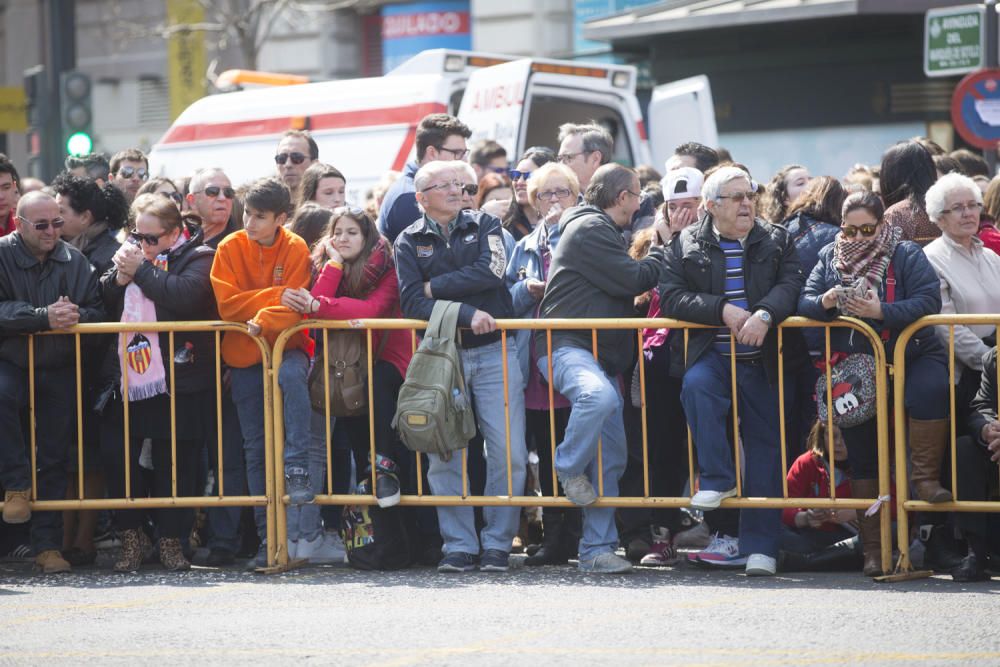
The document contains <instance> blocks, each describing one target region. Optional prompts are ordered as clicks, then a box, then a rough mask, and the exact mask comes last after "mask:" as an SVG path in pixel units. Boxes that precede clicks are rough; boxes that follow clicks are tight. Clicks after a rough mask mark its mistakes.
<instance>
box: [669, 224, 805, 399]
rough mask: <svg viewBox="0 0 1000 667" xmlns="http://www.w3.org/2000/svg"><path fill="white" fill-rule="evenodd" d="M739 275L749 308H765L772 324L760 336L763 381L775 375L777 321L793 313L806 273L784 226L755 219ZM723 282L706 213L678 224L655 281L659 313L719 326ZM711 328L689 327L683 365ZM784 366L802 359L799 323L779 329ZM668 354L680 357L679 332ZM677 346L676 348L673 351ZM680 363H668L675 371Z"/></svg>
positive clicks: (721, 258) (722, 263) (705, 344)
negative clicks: (659, 279)
mask: <svg viewBox="0 0 1000 667" xmlns="http://www.w3.org/2000/svg"><path fill="white" fill-rule="evenodd" d="M743 247H744V261H743V278H744V287H745V290H746V298H747V304H748V305H749V308H748V310H749V311H750V312H754V311H756V310H760V309H763V310H766V311H767V312H768V313H770V314H771V318H772V320H773V324H772V326H771V329H770V330H769V331H768V332H767V336H766V337H765V339H764V347H763V357H764V366H765V369H766V370H767V377H768V381H769V382H771V383H772V384H774V383H776V382H777V378H778V333H777V325H778V324H780V323H781V322H782V321H783V320H785V319H786V318H787V317H789V316H791V315H794V314H795V310H796V307H797V306H798V301H799V292H800V291H801V290H802V285H803V284H804V282H805V276H803V275H802V271H801V270H800V269H799V258H798V255H797V254H796V252H795V245H794V244H793V243H792V242H791V240H790V239H789V237H788V232H787V231H786V230H785V228H784V227H781V226H779V225H772V224H770V223H767V222H764V221H763V220H760V219H758V220H757V221H756V222H755V223H754V226H753V228H752V229H751V230H750V233H749V234H748V235H747V238H746V242H745V243H744V246H743ZM725 284H726V259H725V254H724V253H723V251H722V248H721V247H720V246H719V240H718V238H717V237H716V235H715V230H714V228H713V219H712V216H711V215H708V214H706V215H704V216H703V217H702V218H701V220H699V221H698V222H696V223H694V224H692V225H691V226H690V227H688V228H687V229H685V230H683V231H682V232H681V233H680V234H679V235H678V236H677V237H676V238H675V239H674V240H673V241H672V242H671V244H670V247H669V249H668V251H667V261H666V268H665V269H664V272H663V280H662V282H661V283H660V303H662V304H663V314H664V315H665V316H666V317H672V318H675V319H678V320H684V321H686V322H694V323H697V324H709V325H712V326H716V327H724V326H725V324H724V323H723V321H722V308H723V307H724V306H725V305H726V297H725V296H723V294H724V291H725ZM715 334H716V330H714V329H692V330H691V333H690V334H689V342H688V353H687V367H688V368H690V367H691V365H692V364H693V363H694V362H696V361H697V360H698V359H699V358H701V356H702V355H703V354H704V353H705V352H706V351H707V350H708V349H709V348H710V347H711V346H712V344H713V342H714V339H715ZM784 344H785V349H784V350H783V354H784V361H785V368H786V369H787V370H794V369H796V368H798V367H799V365H800V364H801V363H804V362H805V360H806V350H805V342H804V340H803V338H802V333H801V331H799V330H798V329H790V330H788V331H785V332H784ZM671 352H672V354H671V359H672V360H682V359H684V351H683V336H673V337H672V338H671ZM674 352H676V353H674ZM678 370H679V369H678V368H676V367H674V366H673V365H672V371H674V372H675V373H676V372H677V371H678Z"/></svg>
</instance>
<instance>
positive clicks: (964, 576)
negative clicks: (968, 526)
mask: <svg viewBox="0 0 1000 667" xmlns="http://www.w3.org/2000/svg"><path fill="white" fill-rule="evenodd" d="M965 538H966V541H967V542H968V544H969V553H968V554H967V555H966V556H965V557H964V558H963V559H962V560H961V562H960V563H959V564H958V565H957V566H956V567H954V568H953V569H952V570H951V578H952V581H985V580H987V579H989V578H990V577H989V575H987V574H986V568H987V567H988V566H989V564H990V557H989V549H988V548H987V547H986V541H985V540H984V539H982V538H981V537H978V536H977V535H971V534H968V533H967V534H966V536H965Z"/></svg>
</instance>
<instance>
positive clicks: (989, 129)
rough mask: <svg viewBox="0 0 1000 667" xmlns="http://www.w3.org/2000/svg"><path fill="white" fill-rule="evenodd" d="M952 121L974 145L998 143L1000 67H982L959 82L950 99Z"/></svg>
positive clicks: (981, 145) (995, 144) (984, 146)
mask: <svg viewBox="0 0 1000 667" xmlns="http://www.w3.org/2000/svg"><path fill="white" fill-rule="evenodd" d="M951 122H952V123H953V124H954V125H955V129H956V130H957V131H958V133H959V134H960V135H961V137H962V138H963V139H965V140H966V141H967V142H968V143H970V144H972V145H973V146H975V147H976V148H982V149H995V148H996V147H997V146H998V145H1000V69H985V70H981V71H979V72H976V73H974V74H969V75H968V76H966V77H965V78H964V79H962V80H961V81H960V82H959V84H958V86H956V87H955V93H954V95H952V98H951Z"/></svg>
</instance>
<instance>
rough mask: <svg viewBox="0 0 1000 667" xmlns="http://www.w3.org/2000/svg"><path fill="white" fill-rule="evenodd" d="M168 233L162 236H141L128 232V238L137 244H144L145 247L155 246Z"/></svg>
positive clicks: (137, 233) (139, 233) (140, 234)
mask: <svg viewBox="0 0 1000 667" xmlns="http://www.w3.org/2000/svg"><path fill="white" fill-rule="evenodd" d="M169 233H170V232H163V233H162V234H143V233H141V232H130V233H129V236H130V237H131V238H132V239H134V240H135V241H137V242H138V243H145V244H146V245H156V244H157V243H159V242H160V239H162V238H163V237H164V236H166V235H167V234H169Z"/></svg>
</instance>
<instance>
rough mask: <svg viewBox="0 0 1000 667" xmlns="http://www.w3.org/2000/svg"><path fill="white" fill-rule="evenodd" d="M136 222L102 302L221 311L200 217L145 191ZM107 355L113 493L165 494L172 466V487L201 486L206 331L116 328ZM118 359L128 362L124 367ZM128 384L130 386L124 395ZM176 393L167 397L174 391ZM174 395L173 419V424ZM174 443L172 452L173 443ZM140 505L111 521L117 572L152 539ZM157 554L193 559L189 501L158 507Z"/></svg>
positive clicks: (141, 316) (131, 567)
mask: <svg viewBox="0 0 1000 667" xmlns="http://www.w3.org/2000/svg"><path fill="white" fill-rule="evenodd" d="M132 215H133V216H134V218H135V229H134V231H132V232H131V234H130V235H129V242H128V243H126V244H125V245H123V246H122V247H121V248H120V249H119V251H118V252H117V253H116V254H115V256H114V259H113V261H114V267H113V268H112V269H111V270H110V271H108V273H106V274H105V275H104V277H103V278H101V287H102V290H103V296H104V305H105V308H106V310H107V312H108V315H109V316H110V317H117V318H119V320H120V321H121V322H122V323H125V324H127V323H131V322H173V321H189V320H212V319H217V315H216V309H215V296H214V294H213V292H212V285H211V282H210V278H209V275H210V272H211V269H212V261H213V259H214V257H215V250H214V249H212V248H210V247H208V246H206V245H204V244H203V242H202V241H203V236H202V231H201V224H200V223H201V221H200V220H199V219H198V216H196V215H194V214H191V213H189V214H186V215H184V216H183V217H182V214H181V212H180V209H178V208H177V206H176V205H175V204H174V202H173V201H172V200H170V199H168V198H166V197H163V196H162V195H156V194H149V193H147V194H144V195H139V196H137V197H136V198H135V201H134V202H133V204H132ZM115 338H116V340H115V344H114V346H113V350H112V353H111V354H109V355H108V362H109V365H110V367H111V372H112V374H113V376H114V377H115V379H116V380H117V382H116V383H115V389H116V391H114V392H113V396H112V397H111V398H110V399H109V400H108V402H107V404H106V405H105V406H103V412H102V414H103V420H102V424H101V450H102V454H103V458H104V465H105V471H106V473H107V478H108V487H109V490H110V495H111V497H112V498H125V497H133V498H142V497H144V496H153V497H160V498H162V497H171V496H172V495H174V492H173V481H172V476H174V472H175V471H176V475H175V477H174V479H175V480H176V495H177V496H178V497H185V496H195V495H199V494H198V489H197V479H198V461H199V452H200V450H201V447H202V445H203V444H204V442H205V437H206V436H207V435H208V433H209V431H210V430H211V429H213V428H214V426H213V425H212V422H213V420H212V418H211V416H210V414H209V413H208V412H207V410H206V406H209V405H213V404H214V401H213V400H212V395H213V388H214V386H215V382H216V378H215V355H216V350H215V345H214V339H213V336H212V334H211V333H209V332H183V333H175V334H174V335H173V350H171V348H170V340H171V336H170V334H167V333H155V332H130V333H123V334H120V335H118V336H116V337H115ZM122 360H124V364H125V365H124V367H123V366H122ZM126 392H127V394H126ZM171 394H172V397H171ZM123 395H124V396H125V399H124V400H127V401H128V402H129V427H130V433H129V434H128V439H129V457H128V461H129V466H130V470H131V477H130V479H131V489H130V496H126V495H124V494H125V460H126V457H125V455H124V449H125V443H124V434H123V414H124V411H123V405H122V400H123V399H122V396H123ZM171 403H173V404H174V408H175V410H176V420H175V421H174V422H173V423H171ZM145 438H150V439H151V440H152V447H151V452H150V453H151V459H152V460H151V462H152V474H151V483H149V484H147V479H148V478H147V477H146V476H145V475H144V474H142V473H143V469H144V468H148V467H149V461H146V460H145V459H144V458H143V457H142V456H141V454H142V449H143V448H142V443H143V439H145ZM174 446H176V458H174V456H173V453H172V451H171V450H172V449H173V448H174ZM143 514H144V513H143V512H141V511H139V510H123V511H118V512H117V513H116V516H115V522H116V524H117V525H116V527H117V529H118V531H119V534H120V535H121V539H122V553H121V557H120V559H119V560H118V561H117V562H116V563H115V565H114V569H115V571H117V572H134V571H136V570H137V569H138V568H139V566H140V564H141V563H142V559H143V557H144V555H145V553H146V552H147V551H148V550H149V548H150V547H151V545H150V543H149V538H148V537H147V536H146V533H145V532H144V531H143V530H142V527H141V526H142V516H143ZM154 516H155V518H156V525H157V534H158V536H159V553H160V562H161V563H163V566H164V567H165V568H167V569H168V570H186V569H188V568H189V567H190V566H191V564H190V563H189V562H188V560H187V558H185V556H184V554H183V552H182V551H181V539H182V538H184V537H187V536H188V534H189V533H190V532H191V525H192V522H193V520H194V512H193V511H192V510H190V509H178V508H170V509H159V510H156V511H155V512H154Z"/></svg>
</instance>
